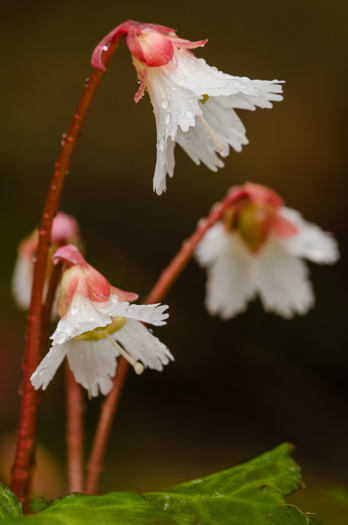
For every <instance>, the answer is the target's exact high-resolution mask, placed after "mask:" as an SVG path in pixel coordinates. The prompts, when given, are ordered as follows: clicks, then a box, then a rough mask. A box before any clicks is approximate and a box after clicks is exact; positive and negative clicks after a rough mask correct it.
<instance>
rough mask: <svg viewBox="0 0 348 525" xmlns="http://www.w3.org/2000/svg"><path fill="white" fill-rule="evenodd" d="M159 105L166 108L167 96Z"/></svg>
mask: <svg viewBox="0 0 348 525" xmlns="http://www.w3.org/2000/svg"><path fill="white" fill-rule="evenodd" d="M161 106H162V108H163V109H167V107H168V99H167V98H164V99H163V100H162V102H161Z"/></svg>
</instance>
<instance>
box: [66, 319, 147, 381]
mask: <svg viewBox="0 0 348 525" xmlns="http://www.w3.org/2000/svg"><path fill="white" fill-rule="evenodd" d="M126 322H127V319H126V318H125V317H120V316H119V317H116V318H115V319H114V320H113V321H112V323H110V324H108V325H107V326H105V327H99V328H95V329H94V330H90V331H89V332H84V333H83V334H80V335H77V336H76V337H74V340H75V341H100V339H105V338H106V339H108V340H109V341H110V343H111V344H112V345H113V346H114V347H115V348H117V350H118V352H119V353H120V354H121V355H122V356H123V357H124V358H125V359H126V360H127V361H128V363H129V364H131V365H132V367H133V368H134V371H135V373H136V374H138V375H140V374H142V373H143V372H144V365H142V364H141V363H140V362H139V361H135V360H134V359H133V358H132V357H131V356H130V355H129V354H128V352H126V350H125V349H124V348H122V346H121V345H119V344H118V343H117V342H116V341H115V339H114V338H113V337H112V335H111V334H114V333H115V332H117V330H120V329H121V328H122V327H123V326H124V325H125V324H126Z"/></svg>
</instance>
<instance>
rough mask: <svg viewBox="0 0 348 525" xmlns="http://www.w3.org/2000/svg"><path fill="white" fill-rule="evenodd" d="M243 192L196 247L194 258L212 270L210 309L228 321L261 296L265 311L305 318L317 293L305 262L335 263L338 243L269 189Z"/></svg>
mask: <svg viewBox="0 0 348 525" xmlns="http://www.w3.org/2000/svg"><path fill="white" fill-rule="evenodd" d="M236 189H238V188H234V189H232V191H236ZM239 190H240V194H239V197H238V199H236V201H235V202H234V203H233V204H231V206H230V207H229V209H228V210H227V212H226V213H225V216H224V218H223V220H222V221H220V222H218V223H216V224H215V225H214V226H213V227H212V228H210V230H208V232H207V233H206V234H205V236H204V238H203V239H202V241H201V242H200V244H199V245H198V247H197V249H196V254H195V255H196V259H197V260H198V262H199V263H200V264H201V265H202V266H204V267H206V268H207V271H208V279H207V296H206V307H207V309H208V311H209V312H210V313H211V314H214V315H220V317H221V318H223V319H229V318H231V317H233V316H235V315H237V314H238V313H240V312H242V311H244V310H245V309H246V307H247V303H248V301H250V300H252V299H254V298H255V296H256V294H258V295H259V296H260V299H261V302H262V304H263V307H264V308H265V310H267V311H273V312H275V313H277V314H279V315H282V316H283V317H286V318H290V317H292V316H293V314H295V313H297V314H305V313H306V312H307V311H308V310H309V308H310V307H311V306H313V304H314V294H313V290H312V286H311V283H310V281H309V279H308V277H307V275H308V269H307V266H306V264H305V263H304V262H303V261H302V258H305V259H308V260H309V261H312V262H316V263H321V264H332V263H334V262H336V261H337V259H338V257H339V252H338V247H337V242H336V240H335V239H334V238H333V236H332V235H331V234H330V233H326V232H323V231H322V230H321V229H320V228H319V227H318V226H316V225H314V224H310V223H308V222H306V221H305V220H303V219H302V217H301V215H300V214H299V213H298V212H297V211H295V210H292V209H290V208H287V207H285V206H283V201H282V199H281V198H280V197H279V195H277V194H276V193H275V192H273V191H272V190H270V189H269V188H266V187H265V186H260V185H258V184H251V183H247V184H245V185H244V187H241V188H239Z"/></svg>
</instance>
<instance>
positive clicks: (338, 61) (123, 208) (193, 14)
mask: <svg viewBox="0 0 348 525" xmlns="http://www.w3.org/2000/svg"><path fill="white" fill-rule="evenodd" d="M347 15H348V4H347V2H344V1H343V0H333V1H332V2H330V5H329V4H328V3H327V2H324V1H323V0H301V1H300V0H293V1H291V2H290V1H286V0H283V1H282V2H279V1H276V0H261V1H260V0H245V1H243V2H240V1H238V2H237V1H235V0H232V1H229V2H227V1H221V2H219V3H212V2H207V1H206V0H203V1H201V2H199V3H195V4H188V3H187V2H186V1H183V0H177V1H176V2H172V3H164V2H159V1H153V2H150V3H145V2H140V1H133V2H124V3H122V2H117V1H110V0H98V2H96V1H94V2H92V1H81V0H80V1H78V0H75V1H71V0H70V1H67V0H60V1H59V2H58V1H55V0H52V1H50V2H43V1H42V2H41V1H37V0H33V1H32V2H28V3H27V4H24V3H22V4H21V3H19V2H12V3H11V4H9V3H8V5H6V3H4V4H3V10H2V20H1V22H0V23H1V26H2V27H1V32H0V35H1V36H0V38H1V40H2V43H1V54H2V57H1V63H2V80H1V87H0V89H1V102H2V109H1V115H2V119H1V120H2V129H1V149H0V155H1V179H0V180H1V207H0V214H1V225H2V239H3V241H2V255H1V270H2V271H1V277H0V279H1V281H0V284H1V290H0V293H1V295H0V312H1V317H0V323H1V367H0V395H1V411H0V427H1V429H2V431H3V434H2V436H3V437H2V438H1V439H2V447H1V450H2V453H1V456H0V463H1V469H0V470H1V476H2V479H3V480H6V475H8V464H10V463H11V461H12V459H11V453H10V452H8V448H7V447H11V433H13V432H14V431H15V428H16V425H17V418H18V407H19V396H18V384H19V382H20V380H21V369H20V363H21V358H22V355H23V345H24V328H25V315H24V314H23V313H21V312H18V311H17V310H16V308H15V306H14V304H13V302H12V299H11V292H10V279H11V273H12V268H13V265H14V261H15V258H16V246H17V244H18V242H19V241H20V240H21V239H22V238H23V237H24V236H25V235H27V234H28V233H30V231H31V230H32V229H33V228H34V226H35V225H36V224H37V223H38V221H39V219H40V215H41V210H42V206H43V200H44V197H45V193H46V191H47V188H48V184H49V180H50V178H51V174H52V172H53V164H54V161H55V159H56V157H57V155H58V153H59V147H60V138H61V136H62V134H63V133H64V131H65V130H66V129H67V127H68V124H69V122H70V119H71V117H72V115H73V112H74V109H75V107H76V105H77V103H78V100H79V97H80V95H81V94H82V91H83V88H84V81H85V79H86V78H87V77H88V76H89V75H90V73H91V71H92V70H91V66H90V64H89V60H90V56H91V53H92V50H93V48H94V46H95V45H96V44H97V42H98V41H99V40H100V39H101V38H102V37H103V36H104V35H105V34H106V33H107V32H108V31H110V30H111V29H112V28H113V27H114V26H116V25H118V24H119V23H121V22H122V21H124V20H126V19H128V18H133V19H135V20H141V21H145V22H153V23H160V24H164V25H168V26H170V27H174V28H177V29H178V34H179V36H181V37H183V38H189V39H191V40H198V39H202V38H209V42H208V44H207V45H206V47H205V49H202V50H201V49H200V50H198V54H199V55H200V56H204V58H206V60H207V62H208V63H209V64H211V65H216V66H217V67H218V68H219V69H222V70H223V71H225V72H227V73H231V74H233V75H241V76H244V75H245V76H249V77H250V78H262V79H273V78H278V79H284V80H286V84H285V87H284V91H285V99H284V101H283V102H281V103H277V104H275V106H274V108H273V109H272V110H257V111H256V112H254V113H250V112H242V111H240V112H239V114H240V116H241V117H242V119H243V122H244V123H245V125H246V127H247V135H248V138H249V140H250V144H249V145H248V146H246V147H245V148H244V150H243V152H242V153H240V154H237V153H235V152H232V153H231V155H230V156H229V158H228V159H227V160H226V167H225V169H223V170H220V171H219V172H218V173H213V172H210V171H209V170H208V169H207V168H205V167H204V166H199V167H198V166H196V165H194V164H193V163H192V161H191V160H190V159H189V158H188V157H187V156H186V155H185V154H184V153H183V152H182V151H181V150H180V148H179V147H177V148H176V170H175V176H174V179H172V180H170V181H169V182H168V191H167V193H166V194H165V195H163V196H161V197H158V196H156V195H155V194H154V193H153V192H152V176H153V172H154V166H155V155H156V150H155V121H154V117H153V114H152V107H151V104H150V102H149V99H148V97H147V96H146V97H145V98H144V99H143V100H142V101H141V102H140V103H139V104H138V105H135V104H134V101H133V97H134V94H135V92H136V90H137V87H138V85H137V82H136V75H135V71H134V68H133V66H132V64H131V61H130V56H129V52H128V50H127V48H126V45H125V44H124V43H123V44H122V45H121V47H120V49H119V51H118V52H117V53H116V55H115V57H114V59H113V62H112V65H111V67H110V69H109V71H108V73H107V75H106V77H105V79H104V80H103V83H102V85H101V88H100V91H99V92H98V95H97V97H96V100H95V102H94V105H93V106H92V109H91V111H90V114H89V116H88V119H87V121H86V124H85V127H84V129H83V133H82V136H81V139H80V142H79V144H78V147H77V150H76V153H75V156H74V159H73V163H72V167H71V171H70V175H69V176H68V179H67V182H66V186H65V189H64V194H63V197H62V203H61V209H62V210H63V211H65V212H67V213H70V214H73V215H75V216H76V218H77V219H78V220H79V222H80V225H81V228H82V232H83V237H84V242H85V245H86V250H87V257H88V260H89V262H90V263H91V264H93V265H94V266H95V267H97V268H98V269H99V270H100V271H101V272H102V273H104V274H105V275H106V276H107V277H108V279H109V280H110V281H111V282H112V283H113V284H115V285H116V286H119V287H120V288H125V289H129V290H134V291H138V292H139V293H140V295H141V296H145V295H146V294H147V293H148V291H149V290H150V288H151V286H152V285H153V284H154V282H155V280H156V278H157V276H158V274H159V272H160V271H161V269H162V268H163V267H164V266H165V265H166V264H167V263H168V262H169V261H170V259H171V257H172V256H173V255H174V254H175V253H176V251H177V250H178V248H179V246H180V244H181V242H182V240H183V239H184V238H185V237H187V236H189V235H190V234H191V232H192V231H193V230H194V228H195V225H196V222H197V220H198V219H199V218H200V217H202V216H204V215H206V214H207V212H208V210H209V207H210V206H211V204H212V203H213V202H215V201H217V200H219V199H221V198H222V197H223V195H224V194H225V192H226V190H227V189H228V188H229V187H230V186H231V185H234V184H242V183H243V182H245V181H246V180H251V181H254V182H258V183H263V184H266V185H269V186H271V187H273V188H274V189H275V190H276V191H278V192H279V193H280V194H281V195H282V196H283V197H284V199H285V200H286V203H287V204H288V205H289V206H290V207H293V208H296V209H298V210H300V211H301V212H302V213H303V215H304V217H305V218H306V219H307V220H310V221H313V222H315V223H317V224H319V225H320V226H321V227H322V228H323V229H325V230H327V231H332V232H334V234H335V235H336V236H337V239H338V241H339V243H340V247H341V252H342V259H341V261H340V262H339V263H338V264H337V265H336V266H334V267H319V266H314V265H311V266H310V269H311V277H312V280H313V284H314V288H315V292H316V296H317V305H316V307H315V309H314V310H312V311H311V312H310V313H309V314H308V315H307V316H306V317H304V318H300V317H298V318H296V319H294V320H293V321H285V320H283V319H281V318H278V317H276V316H274V315H271V314H265V313H264V312H263V311H262V308H261V306H260V305H259V303H258V302H257V303H255V304H252V305H251V306H250V307H249V309H248V311H247V312H246V313H245V314H243V315H240V316H239V317H237V318H236V319H234V320H232V321H229V322H221V321H220V320H218V319H213V318H211V317H209V315H208V314H207V313H206V312H205V310H204V307H203V304H202V303H203V299H204V283H205V275H204V272H202V271H201V270H200V269H199V268H198V266H197V264H196V263H194V262H191V263H190V265H189V267H188V268H187V270H186V271H185V273H184V274H183V275H182V276H181V277H180V279H179V280H178V282H177V284H176V285H175V287H174V288H173V289H172V291H171V292H170V293H169V295H168V296H167V299H166V301H165V302H168V304H169V305H170V312H171V317H170V321H169V323H168V325H167V326H166V327H164V328H161V329H158V330H156V334H157V335H158V336H159V337H160V338H161V339H162V340H163V341H164V342H166V343H167V344H168V346H169V347H170V348H171V350H172V353H173V354H174V356H175V358H176V360H175V363H174V364H172V365H170V366H168V367H167V368H166V369H165V371H164V372H163V373H161V374H159V373H157V372H154V371H148V372H146V373H144V374H143V376H141V377H134V375H132V374H131V375H130V377H129V380H128V383H127V385H126V389H125V392H124V397H123V401H122V403H121V408H120V411H119V414H118V416H117V420H116V422H115V425H114V432H113V435H112V439H111V443H110V447H109V452H108V457H107V465H106V470H105V475H104V477H103V482H102V487H101V489H102V491H110V490H122V489H131V490H139V491H149V490H153V489H157V488H161V487H165V486H168V485H173V484H175V483H179V482H181V481H184V480H188V479H191V478H194V477H198V476H203V475H206V474H209V473H211V472H213V471H216V470H219V469H224V468H227V467H229V466H231V465H233V464H235V463H237V462H240V461H243V460H246V459H248V458H250V457H252V456H253V455H256V454H258V453H260V452H262V451H264V450H265V449H267V448H271V447H273V446H275V445H277V444H278V443H280V442H282V441H284V440H286V441H291V442H293V443H294V444H295V445H296V447H297V449H296V453H295V457H296V459H297V460H298V461H299V462H300V464H301V465H302V468H303V471H304V477H305V480H306V482H307V485H308V488H307V489H304V490H303V491H302V493H301V495H300V496H297V497H295V498H293V500H292V501H295V502H299V503H300V504H301V505H302V507H303V508H304V510H306V511H318V518H320V519H321V520H322V521H324V522H326V523H327V524H331V525H334V524H336V523H337V524H338V523H344V521H343V520H344V518H343V516H346V510H347V509H344V506H343V504H340V503H334V502H333V501H332V500H330V498H329V495H328V490H329V489H330V487H332V486H336V485H340V484H342V483H345V482H346V483H347V484H348V476H347V468H348V457H347V397H348V393H347V386H346V381H347V379H346V378H347V371H348V370H347V368H348V367H347V358H346V351H347V350H346V323H347V321H346V311H347V308H346V307H347V299H346V296H345V292H344V286H345V283H346V275H345V273H344V270H343V266H344V261H345V258H344V256H345V251H346V247H347V244H346V240H345V238H344V221H345V215H346V213H345V212H346V181H345V177H346V173H345V171H346V170H345V168H346V163H347V156H346V151H345V145H346V141H347V132H346V129H347V106H348V104H347V94H346V86H347V83H346V65H347V35H346V27H347ZM99 402H100V401H99V400H94V401H93V402H89V403H88V411H87V420H88V425H89V427H88V431H87V443H88V444H89V443H90V441H91V437H92V429H93V425H94V423H95V420H96V417H97V413H98V407H99ZM86 407H87V405H86ZM40 442H41V445H42V446H43V448H44V450H45V454H46V455H48V459H47V460H45V461H44V462H45V464H46V467H47V469H48V471H49V472H52V471H53V472H55V474H54V476H55V481H54V480H53V486H52V488H51V489H50V494H49V495H57V494H61V493H62V492H64V491H65V490H66V489H65V487H64V481H63V475H64V472H63V467H62V466H54V465H53V466H50V465H49V464H47V462H49V461H53V459H52V458H55V459H56V461H58V462H60V465H64V462H65V450H64V446H65V445H64V389H63V374H62V371H60V373H59V374H58V375H57V377H56V378H55V380H54V381H53V382H52V384H51V385H50V387H49V388H48V390H47V395H46V398H45V401H44V403H43V406H42V410H41V422H40ZM47 475H49V474H47ZM47 485H48V481H47V482H46V481H45V483H44V487H45V488H46V489H47ZM39 490H40V489H39ZM43 490H45V489H43ZM46 492H47V490H46Z"/></svg>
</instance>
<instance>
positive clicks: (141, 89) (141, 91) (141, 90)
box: [134, 69, 147, 104]
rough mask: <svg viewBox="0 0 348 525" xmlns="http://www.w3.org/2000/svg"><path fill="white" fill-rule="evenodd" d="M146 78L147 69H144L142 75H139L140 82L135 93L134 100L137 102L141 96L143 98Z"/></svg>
mask: <svg viewBox="0 0 348 525" xmlns="http://www.w3.org/2000/svg"><path fill="white" fill-rule="evenodd" d="M146 79H147V69H144V71H143V73H142V76H141V82H140V86H139V89H138V91H137V92H136V93H135V96H134V101H135V103H136V104H137V103H138V102H139V100H140V99H141V98H143V96H144V93H145V87H146Z"/></svg>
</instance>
